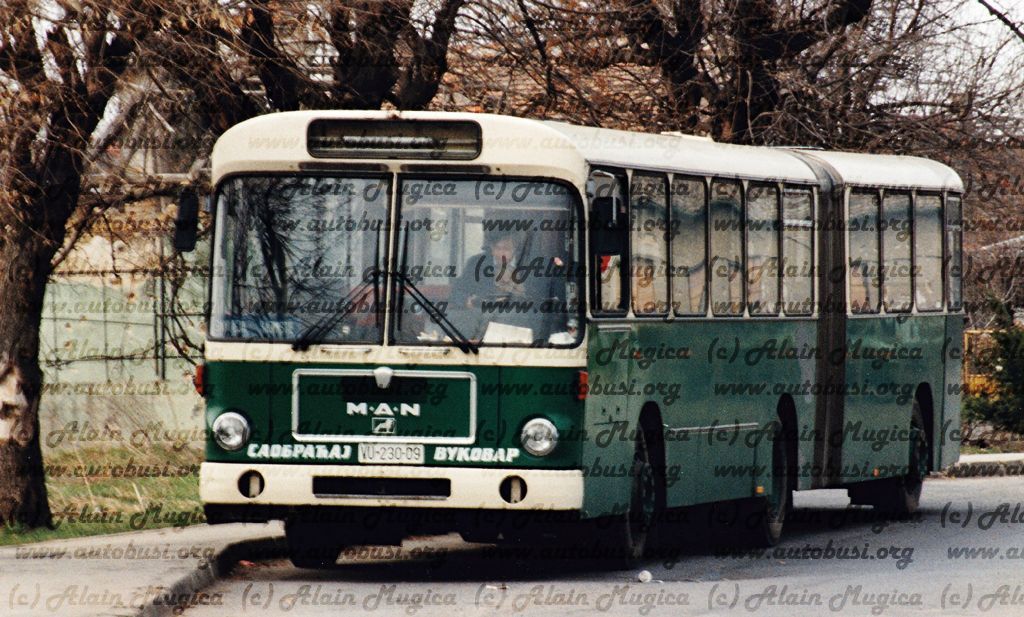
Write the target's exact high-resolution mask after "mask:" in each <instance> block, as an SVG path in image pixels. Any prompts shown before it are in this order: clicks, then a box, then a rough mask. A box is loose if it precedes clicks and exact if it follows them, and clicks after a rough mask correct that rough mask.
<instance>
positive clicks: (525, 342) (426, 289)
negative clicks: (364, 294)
mask: <svg viewBox="0 0 1024 617" xmlns="http://www.w3.org/2000/svg"><path fill="white" fill-rule="evenodd" d="M399 197H400V206H399V223H398V231H399V233H398V242H397V245H398V246H397V247H396V258H397V264H396V267H397V271H398V272H399V273H400V276H399V277H397V278H398V281H397V283H398V284H396V287H395V289H396V291H395V294H394V296H395V304H394V307H393V313H392V314H393V315H394V319H393V320H392V324H393V327H392V336H393V340H394V342H395V343H397V344H400V345H451V344H452V339H453V338H455V339H456V340H458V339H462V338H464V339H465V340H469V341H472V342H473V343H474V344H478V345H485V346H486V345H506V346H535V347H536V346H540V347H567V346H573V345H575V344H576V343H577V342H578V336H579V334H580V333H579V310H580V307H579V301H578V298H579V296H578V284H579V273H578V267H577V264H578V263H580V262H579V259H578V254H577V251H578V247H579V241H578V238H579V236H578V231H579V230H578V228H579V223H578V216H577V212H576V209H575V200H574V198H573V195H572V193H571V191H570V190H569V189H568V188H567V187H565V186H563V185H560V184H556V183H552V182H542V181H515V180H496V179H481V180H447V179H436V178H435V179H405V180H403V181H402V183H401V188H400V193H399ZM405 282H407V283H408V284H405ZM435 308H436V310H435Z"/></svg>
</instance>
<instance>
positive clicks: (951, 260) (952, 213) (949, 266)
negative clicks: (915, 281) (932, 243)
mask: <svg viewBox="0 0 1024 617" xmlns="http://www.w3.org/2000/svg"><path fill="white" fill-rule="evenodd" d="M962 208H963V204H962V202H961V200H960V196H959V195H949V196H948V197H946V243H947V244H946V279H947V282H946V289H947V290H948V292H947V293H948V294H949V310H951V311H959V310H960V309H961V308H963V299H964V298H963V295H964V288H963V240H964V234H963V210H962Z"/></svg>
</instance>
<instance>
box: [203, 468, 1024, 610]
mask: <svg viewBox="0 0 1024 617" xmlns="http://www.w3.org/2000/svg"><path fill="white" fill-rule="evenodd" d="M795 505H796V509H795V510H794V511H793V513H792V514H791V515H790V519H789V521H788V522H787V528H786V534H785V538H784V539H783V542H782V543H781V544H780V545H779V546H778V547H777V548H776V549H768V551H767V552H765V553H764V554H756V553H747V554H733V555H716V554H715V547H714V546H703V547H701V546H697V547H689V548H686V549H684V550H683V551H682V552H681V553H680V554H678V555H676V556H673V557H667V558H666V557H663V558H659V559H657V560H651V561H648V562H646V563H644V564H643V565H642V566H641V567H640V568H637V569H635V570H630V571H605V570H601V569H598V568H595V567H593V566H591V565H588V564H587V563H580V562H579V561H571V562H570V561H565V560H551V559H539V558H528V559H522V558H517V557H516V556H515V555H510V554H500V553H495V552H494V549H493V548H489V547H486V546H481V545H471V544H465V543H462V542H461V541H460V540H459V539H458V537H457V536H442V537H435V538H419V539H416V540H410V541H407V542H406V543H405V544H404V545H403V546H402V547H401V550H400V551H399V550H398V549H397V548H394V547H391V548H386V547H379V548H376V549H370V548H365V549H362V550H361V551H352V552H351V553H349V554H348V555H344V554H343V556H342V559H341V561H340V563H339V566H338V567H337V568H336V569H334V570H331V571H323V572H319V571H309V570H299V569H296V568H293V567H292V566H291V565H290V564H289V563H288V562H287V561H272V562H264V563H243V564H241V565H240V566H239V567H238V568H236V570H235V571H234V573H232V575H231V576H230V577H229V578H228V579H226V580H223V581H221V582H219V583H218V584H216V585H214V586H213V587H210V588H209V589H207V590H206V592H205V593H204V594H202V595H197V596H196V597H195V598H194V601H195V602H194V605H193V606H191V607H190V608H188V609H187V610H186V611H185V613H184V614H185V615H188V616H189V617H200V616H211V615H217V616H235V615H241V614H256V615H279V614H280V615H284V614H295V615H302V616H305V615H312V616H315V615H343V614H363V613H366V612H368V611H369V612H377V613H379V614H382V615H389V616H390V615H422V616H434V615H444V616H445V617H454V616H456V615H488V616H489V615H516V614H529V615H595V614H598V615H599V614H608V615H641V616H647V615H673V616H682V615H730V614H736V615H739V614H746V615H786V616H787V617H789V616H794V615H814V616H817V615H829V614H839V615H899V616H903V615H940V614H941V615H946V614H949V615H972V616H973V615H1013V616H1020V615H1024V477H1004V478H979V479H931V480H928V482H927V483H926V484H925V488H924V496H923V499H922V509H921V512H920V514H919V516H916V517H914V518H912V519H911V520H906V521H895V522H892V521H883V520H879V519H877V518H875V517H874V515H873V514H872V513H871V510H870V509H866V508H857V509H852V508H848V499H847V498H846V493H845V491H814V492H808V493H800V494H798V495H797V497H796V503H795ZM964 549H982V550H981V551H977V550H976V551H975V553H974V556H973V557H970V556H967V555H965V554H964ZM985 551H987V552H985ZM968 555H969V554H968ZM642 570H647V571H648V572H649V573H650V577H651V580H650V581H649V582H641V581H642V580H644V579H646V578H647V576H646V575H645V574H643V573H642ZM204 603H206V604H204Z"/></svg>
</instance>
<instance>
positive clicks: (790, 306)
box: [782, 187, 814, 315]
mask: <svg viewBox="0 0 1024 617" xmlns="http://www.w3.org/2000/svg"><path fill="white" fill-rule="evenodd" d="M813 199H814V196H813V193H811V191H809V190H807V189H798V188H793V187H786V188H785V189H784V190H783V193H782V222H783V226H782V302H783V304H784V306H785V309H786V314H787V315H810V314H811V313H812V312H813V310H814V235H813V232H814V218H813V212H814V210H813V208H812V205H813Z"/></svg>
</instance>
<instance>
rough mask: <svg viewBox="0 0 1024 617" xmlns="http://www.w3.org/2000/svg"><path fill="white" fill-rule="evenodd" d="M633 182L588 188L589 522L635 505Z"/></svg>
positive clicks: (598, 179) (619, 179) (608, 181)
mask: <svg viewBox="0 0 1024 617" xmlns="http://www.w3.org/2000/svg"><path fill="white" fill-rule="evenodd" d="M626 186H627V180H626V176H625V174H623V173H621V172H609V171H594V172H593V173H592V174H591V175H590V179H589V181H588V182H587V197H588V201H589V208H590V218H589V220H590V226H589V237H590V243H589V247H590V249H589V256H588V259H589V268H590V290H591V295H590V307H591V313H592V314H593V315H594V318H595V319H594V321H593V322H592V323H591V325H590V327H589V328H588V330H587V349H588V353H587V355H588V360H587V371H588V375H589V391H588V395H587V401H586V408H585V420H584V427H585V433H584V440H583V448H582V450H583V469H584V473H585V475H586V486H585V490H584V501H583V509H584V513H585V516H588V517H594V516H602V515H608V514H621V513H622V512H624V511H625V509H626V507H627V506H628V501H629V485H630V480H631V479H630V477H629V470H630V466H631V464H632V460H633V449H634V447H635V444H634V440H633V439H632V431H633V429H634V428H635V427H633V426H631V425H630V423H629V422H630V415H629V397H630V383H631V382H630V379H631V376H630V365H631V364H632V361H631V358H630V357H629V350H630V349H632V347H633V328H632V325H631V324H630V323H629V321H628V320H626V319H625V318H626V315H627V307H628V306H629V304H628V299H629V241H628V233H629V225H628V221H629V219H628V216H629V212H628V205H627V204H628V201H627V199H626Z"/></svg>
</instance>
